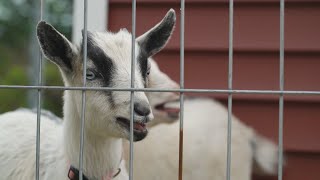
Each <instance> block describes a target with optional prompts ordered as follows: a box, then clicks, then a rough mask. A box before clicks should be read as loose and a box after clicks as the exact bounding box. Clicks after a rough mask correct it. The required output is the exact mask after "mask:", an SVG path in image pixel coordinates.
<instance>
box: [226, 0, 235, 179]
mask: <svg viewBox="0 0 320 180" xmlns="http://www.w3.org/2000/svg"><path fill="white" fill-rule="evenodd" d="M233 12H234V7H233V0H230V1H229V67H228V89H229V90H232V77H233ZM231 125H232V93H229V94H228V135H227V174H226V175H227V176H226V177H227V180H230V171H231V168H230V166H231V130H232V126H231Z"/></svg>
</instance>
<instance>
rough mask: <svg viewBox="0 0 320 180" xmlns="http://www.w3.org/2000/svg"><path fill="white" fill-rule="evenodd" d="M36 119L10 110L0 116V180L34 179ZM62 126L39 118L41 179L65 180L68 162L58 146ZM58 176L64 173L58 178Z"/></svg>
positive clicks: (23, 112) (27, 114)
mask: <svg viewBox="0 0 320 180" xmlns="http://www.w3.org/2000/svg"><path fill="white" fill-rule="evenodd" d="M36 120H37V116H36V114H35V113H34V112H31V111H12V112H8V113H4V114H2V115H0V128H1V131H0V147H1V148H0V174H1V177H0V179H1V180H25V179H35V171H36V126H37V121H36ZM61 135H62V126H61V125H59V124H58V123H56V122H54V121H52V120H50V119H48V118H47V117H46V116H41V138H40V142H41V143H40V177H41V179H45V180H46V179H56V178H55V177H57V178H58V179H67V177H66V175H65V174H66V173H67V172H64V171H63V170H64V169H66V167H65V166H66V165H67V163H66V162H65V163H63V160H64V157H63V156H62V152H63V149H62V147H61V146H60V147H59V144H60V142H59V140H60V139H61V137H60V136H61ZM59 174H61V175H62V174H64V175H63V176H59Z"/></svg>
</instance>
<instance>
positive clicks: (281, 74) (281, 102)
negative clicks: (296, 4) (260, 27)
mask: <svg viewBox="0 0 320 180" xmlns="http://www.w3.org/2000/svg"><path fill="white" fill-rule="evenodd" d="M284 9H285V4H284V0H280V77H279V78H280V91H283V90H284ZM283 105H284V99H283V94H282V93H281V94H280V98H279V140H278V143H279V150H278V180H282V163H283V162H282V160H283V108H284V107H283Z"/></svg>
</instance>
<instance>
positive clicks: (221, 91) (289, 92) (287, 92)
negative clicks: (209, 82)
mask: <svg viewBox="0 0 320 180" xmlns="http://www.w3.org/2000/svg"><path fill="white" fill-rule="evenodd" d="M0 89H45V90H50V89H51V90H88V91H135V92H184V93H217V94H228V93H232V94H275V95H280V94H283V95H320V91H299V90H296V91H295V90H283V91H280V90H237V89H232V90H227V89H188V88H185V89H157V88H109V87H81V86H79V87H77V86H72V87H65V86H23V85H0Z"/></svg>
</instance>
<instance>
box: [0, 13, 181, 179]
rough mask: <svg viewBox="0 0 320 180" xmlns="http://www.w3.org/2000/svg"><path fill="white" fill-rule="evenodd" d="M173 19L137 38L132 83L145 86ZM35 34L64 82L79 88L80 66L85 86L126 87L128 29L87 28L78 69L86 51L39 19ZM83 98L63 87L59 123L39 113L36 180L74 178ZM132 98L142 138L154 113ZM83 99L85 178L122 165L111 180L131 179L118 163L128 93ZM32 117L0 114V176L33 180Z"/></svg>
mask: <svg viewBox="0 0 320 180" xmlns="http://www.w3.org/2000/svg"><path fill="white" fill-rule="evenodd" d="M175 19H176V16H175V12H174V10H172V9H171V10H170V11H169V12H168V13H167V14H166V16H165V17H164V19H163V20H162V21H161V22H160V23H158V24H157V25H156V26H154V27H153V28H152V29H150V30H149V31H148V32H146V33H145V34H143V35H142V36H140V37H138V38H137V39H136V45H135V47H136V49H135V55H136V58H135V59H136V62H137V66H136V70H135V72H136V73H135V87H136V88H144V87H145V86H146V85H147V83H148V82H147V81H148V80H147V76H148V74H149V67H150V64H149V63H148V57H150V56H152V55H154V54H156V53H157V52H158V51H160V50H161V49H162V48H163V47H164V46H165V44H166V43H167V41H168V39H169V38H170V36H171V33H172V31H173V29H174V25H175ZM37 35H38V39H39V43H40V46H41V49H42V51H43V53H44V55H45V56H46V57H47V58H48V59H50V60H51V61H52V62H53V63H55V64H56V65H57V66H58V67H59V69H60V71H61V74H62V77H63V80H64V84H65V86H82V82H83V81H82V77H83V75H82V72H83V68H87V74H86V78H87V87H114V88H129V87H130V82H131V80H130V76H131V37H132V36H131V34H130V33H129V32H128V31H126V30H120V31H119V32H118V33H110V32H103V33H98V32H96V33H90V32H88V43H87V45H88V62H87V67H83V56H82V51H83V49H82V48H76V47H75V46H74V45H73V44H71V43H70V42H69V41H68V40H67V39H66V38H65V37H64V36H63V35H62V34H60V33H59V32H58V31H57V30H55V29H54V28H53V27H52V26H51V25H49V24H47V23H46V22H40V23H39V24H38V26H37ZM81 47H82V46H81ZM81 97H82V96H81V91H71V90H68V91H65V94H64V106H63V109H64V117H63V124H62V125H60V124H59V123H54V122H53V121H51V120H50V119H48V118H45V117H44V116H42V117H44V118H43V119H42V120H41V133H40V134H41V143H40V179H43V180H53V179H54V180H58V179H59V180H67V179H69V178H68V175H69V176H71V177H70V179H73V178H76V177H75V176H76V173H77V169H79V151H80V148H79V147H80V123H81V120H80V119H81V101H82V100H81V99H82V98H81ZM134 100H135V102H134V140H135V141H139V140H142V139H143V138H145V137H146V135H147V129H146V126H145V123H146V122H148V121H149V120H151V119H152V118H153V114H152V111H151V108H150V106H149V102H148V99H147V97H146V95H145V93H144V92H135V93H134ZM86 103H87V104H86V109H85V114H86V118H85V136H84V157H83V160H84V161H83V173H84V175H85V176H86V178H87V179H90V180H93V179H99V180H100V179H112V176H114V175H115V174H117V172H118V171H117V170H118V168H119V167H120V168H122V171H121V172H120V174H118V175H117V176H116V177H115V178H114V179H128V177H127V173H126V171H125V169H124V168H123V161H122V153H123V152H122V149H123V145H122V139H123V138H124V139H128V138H129V119H130V108H129V107H130V92H120V91H118V92H115V91H112V92H111V91H87V93H86ZM19 112H20V113H19ZM21 113H22V114H21ZM34 119H36V115H35V114H34V113H27V112H23V111H18V113H17V112H8V113H5V114H2V115H1V116H0V128H1V131H0V146H1V148H0V179H3V180H26V179H35V155H36V150H35V147H36V146H35V143H36V121H35V120H34ZM70 166H73V168H71V171H69V169H70ZM68 172H69V174H68Z"/></svg>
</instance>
